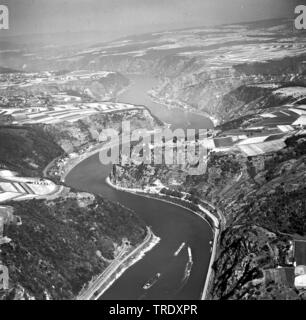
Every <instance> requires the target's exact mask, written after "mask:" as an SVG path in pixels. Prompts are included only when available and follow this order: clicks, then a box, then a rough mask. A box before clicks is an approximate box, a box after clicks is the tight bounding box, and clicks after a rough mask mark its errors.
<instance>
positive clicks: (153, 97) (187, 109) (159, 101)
mask: <svg viewBox="0 0 306 320" xmlns="http://www.w3.org/2000/svg"><path fill="white" fill-rule="evenodd" d="M148 96H149V97H150V99H151V100H152V101H153V102H154V103H157V104H160V105H163V106H164V107H165V108H167V109H169V110H175V109H179V110H181V111H184V112H188V113H190V114H193V115H196V116H200V117H206V118H208V119H209V120H210V121H211V122H212V123H213V125H214V127H216V126H218V125H219V124H220V121H219V120H218V119H217V118H216V117H214V116H213V115H211V114H209V113H208V112H204V111H202V112H199V110H197V109H195V108H192V107H191V106H189V105H187V104H182V103H180V102H176V101H173V102H172V103H175V104H176V105H175V106H173V105H172V104H170V103H167V100H165V99H162V98H160V97H158V95H157V94H156V93H155V92H154V91H152V90H151V91H150V92H149V93H148Z"/></svg>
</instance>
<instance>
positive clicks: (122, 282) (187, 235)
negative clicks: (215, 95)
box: [66, 79, 213, 300]
mask: <svg viewBox="0 0 306 320" xmlns="http://www.w3.org/2000/svg"><path fill="white" fill-rule="evenodd" d="M137 83H138V88H137ZM144 83H145V81H144V80H143V79H142V80H141V81H138V82H136V83H135V84H134V85H133V87H131V91H128V92H125V93H124V95H122V96H121V99H120V101H122V102H129V103H134V104H142V105H146V106H147V107H149V108H150V109H151V111H152V112H153V113H154V114H155V115H156V116H159V117H160V118H161V119H162V120H163V121H165V122H168V123H173V121H170V120H171V119H172V120H175V119H177V117H175V116H174V114H175V113H176V111H175V110H174V111H173V110H172V111H169V110H165V107H163V106H161V105H157V104H154V103H152V102H149V99H148V97H147V95H146V94H143V91H142V90H144V92H146V90H148V88H150V86H151V85H152V79H148V80H147V83H145V85H144ZM137 92H138V93H139V95H137ZM122 99H126V100H124V101H123V100H122ZM162 109H163V110H164V112H163V116H161V115H160V114H159V113H160V112H162ZM169 112H170V113H171V112H172V116H171V114H170V113H169ZM166 119H168V121H167V120H166ZM205 121H206V122H207V123H208V124H209V120H207V119H205ZM188 123H190V121H189V119H188V116H186V117H185V116H184V117H182V118H181V119H179V120H178V121H176V125H186V124H187V125H188ZM201 123H202V122H201ZM193 125H195V124H194V123H193ZM183 128H184V127H183ZM185 128H186V126H185ZM198 128H199V127H198ZM201 128H205V126H204V127H202V126H201ZM109 172H110V166H103V165H102V164H101V163H100V162H99V158H98V155H95V156H93V157H91V158H89V159H87V160H85V161H83V162H82V163H80V164H79V165H78V166H77V167H76V168H74V169H73V170H72V171H71V172H70V174H69V175H68V177H67V179H66V182H67V184H69V185H70V186H73V187H76V188H78V189H81V190H84V191H88V192H92V193H96V194H100V195H102V196H103V197H104V198H106V199H108V200H111V201H114V202H119V203H121V204H123V205H125V206H126V207H129V208H131V209H133V210H134V211H135V212H136V213H137V214H138V215H139V216H140V217H141V218H142V219H143V220H144V221H145V222H146V224H147V225H149V226H151V227H152V230H153V232H154V233H155V235H157V236H158V237H160V238H161V241H160V243H159V244H158V245H157V246H155V247H154V248H153V249H152V250H151V251H150V252H148V253H147V254H146V255H145V257H144V258H143V259H142V260H141V261H139V262H137V263H136V264H134V265H133V266H132V267H131V268H129V269H128V270H127V271H126V272H125V273H124V274H123V275H122V276H121V277H120V278H119V279H118V280H117V281H116V282H115V283H114V284H113V285H112V286H111V287H110V288H109V289H108V290H107V291H106V292H105V293H104V294H103V295H102V297H101V299H104V300H106V299H114V300H118V299H119V300H124V299H133V300H134V299H135V300H136V299H163V300H167V299H190V300H194V299H199V298H200V295H201V291H202V289H203V287H204V283H205V278H206V274H207V269H208V265H209V259H210V245H209V241H211V240H212V239H213V234H212V231H211V229H210V227H209V225H208V224H207V223H206V222H205V221H203V220H202V219H201V218H199V217H198V216H196V215H194V214H192V213H191V212H190V211H188V210H186V209H183V208H180V207H178V206H175V205H172V204H168V203H165V202H162V201H158V200H153V199H148V198H144V197H140V196H137V195H133V194H130V193H125V192H121V191H117V190H114V189H112V188H111V187H109V186H108V185H107V184H106V183H105V178H106V177H107V176H108V174H109ZM182 242H185V243H186V246H185V248H184V249H183V250H182V251H181V253H180V254H179V255H178V256H177V257H175V256H174V252H175V251H176V250H177V249H178V248H179V246H180V245H181V243H182ZM187 246H189V247H190V248H191V251H192V259H193V266H192V270H191V275H190V277H189V278H188V279H187V280H185V281H184V271H185V267H186V264H187V261H188V253H187ZM157 272H159V273H161V277H160V278H159V280H158V281H157V283H156V284H155V285H154V286H152V287H151V288H150V289H149V290H144V289H143V288H142V287H143V285H144V284H145V283H146V282H147V281H148V280H149V279H151V278H152V277H154V276H155V274H156V273H157Z"/></svg>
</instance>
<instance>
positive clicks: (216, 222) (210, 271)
mask: <svg viewBox="0 0 306 320" xmlns="http://www.w3.org/2000/svg"><path fill="white" fill-rule="evenodd" d="M106 183H107V184H108V185H109V186H110V187H112V188H114V189H116V190H120V191H123V192H130V193H133V194H136V195H139V196H142V197H146V198H151V199H157V200H160V201H163V202H166V203H170V204H173V205H176V206H178V207H182V208H184V209H185V210H187V211H189V212H192V213H193V214H196V215H197V216H199V217H200V218H201V219H203V220H204V221H205V222H207V223H209V225H210V226H211V227H212V229H213V233H214V240H213V246H212V251H211V256H210V261H209V267H208V271H207V275H206V280H205V284H204V288H203V291H202V293H201V300H207V298H208V295H209V292H210V288H211V285H212V283H213V278H214V274H213V269H212V266H213V263H214V261H215V258H216V253H217V248H218V242H219V235H220V222H219V219H218V218H217V217H216V216H215V215H213V214H212V213H211V212H209V211H208V210H207V209H205V208H204V207H203V206H201V205H198V206H197V207H198V209H199V210H200V211H201V212H203V213H204V214H205V215H207V216H208V217H209V219H210V220H211V221H208V220H207V218H206V217H204V216H203V215H201V214H200V213H198V212H196V211H194V210H192V209H190V208H189V207H187V205H186V206H184V205H183V204H179V203H177V202H175V201H173V200H171V196H164V197H166V198H165V199H162V198H160V197H156V196H157V195H159V196H161V194H160V193H158V192H155V193H154V192H151V193H148V192H145V191H144V190H142V189H137V188H133V189H129V188H124V187H120V186H117V185H115V184H113V183H112V182H111V180H110V178H109V177H108V178H106ZM154 195H155V196H154ZM182 201H185V202H187V201H186V200H182ZM211 222H212V223H211Z"/></svg>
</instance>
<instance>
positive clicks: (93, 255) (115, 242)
mask: <svg viewBox="0 0 306 320" xmlns="http://www.w3.org/2000/svg"><path fill="white" fill-rule="evenodd" d="M7 205H10V206H12V207H13V208H14V214H15V215H18V216H20V217H21V219H22V225H21V226H19V227H16V226H7V227H6V229H5V234H6V236H8V237H9V238H11V239H13V240H12V242H11V243H9V244H5V245H2V246H1V251H2V253H1V254H2V261H3V263H4V264H5V265H6V266H7V267H8V268H9V275H10V288H11V289H10V290H9V291H8V292H5V293H4V296H3V294H2V295H1V292H0V296H1V298H2V299H13V298H18V299H20V298H25V299H31V298H35V299H48V298H49V299H60V300H62V299H74V297H75V296H76V295H77V294H78V293H79V291H80V290H81V289H82V287H83V285H84V284H85V283H87V282H89V281H90V280H91V279H92V277H93V276H97V275H98V274H101V273H102V271H103V270H104V269H105V268H106V267H107V266H108V264H109V262H108V261H109V260H112V259H113V258H114V257H115V255H116V252H118V250H119V247H120V246H121V245H122V240H123V239H128V240H129V241H131V244H132V245H136V244H138V243H140V242H141V240H143V239H144V237H145V234H146V229H145V225H144V223H143V222H142V221H140V220H139V218H138V217H137V216H136V215H135V214H134V213H133V212H132V211H130V210H128V209H126V208H124V207H122V206H119V205H118V204H114V203H111V202H108V201H105V200H103V199H102V198H100V197H95V196H93V195H91V194H84V193H73V192H70V193H69V194H67V195H66V196H65V197H63V198H60V199H58V200H54V201H45V200H31V201H23V202H17V203H16V202H12V203H7Z"/></svg>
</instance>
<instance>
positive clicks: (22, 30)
mask: <svg viewBox="0 0 306 320" xmlns="http://www.w3.org/2000/svg"><path fill="white" fill-rule="evenodd" d="M296 1H297V0H0V4H5V5H7V6H8V8H9V12H10V29H9V30H8V31H7V30H0V37H1V36H9V35H20V34H32V33H57V32H64V33H66V32H79V31H89V30H97V31H99V32H101V40H111V39H115V38H119V37H123V36H127V35H132V34H139V33H145V32H154V31H160V30H170V29H178V28H187V27H193V26H204V25H213V24H222V23H232V22H242V21H243V22H244V21H254V20H263V19H269V18H279V17H290V16H291V17H292V15H293V7H294V5H295V3H296ZM300 2H305V1H300Z"/></svg>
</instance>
